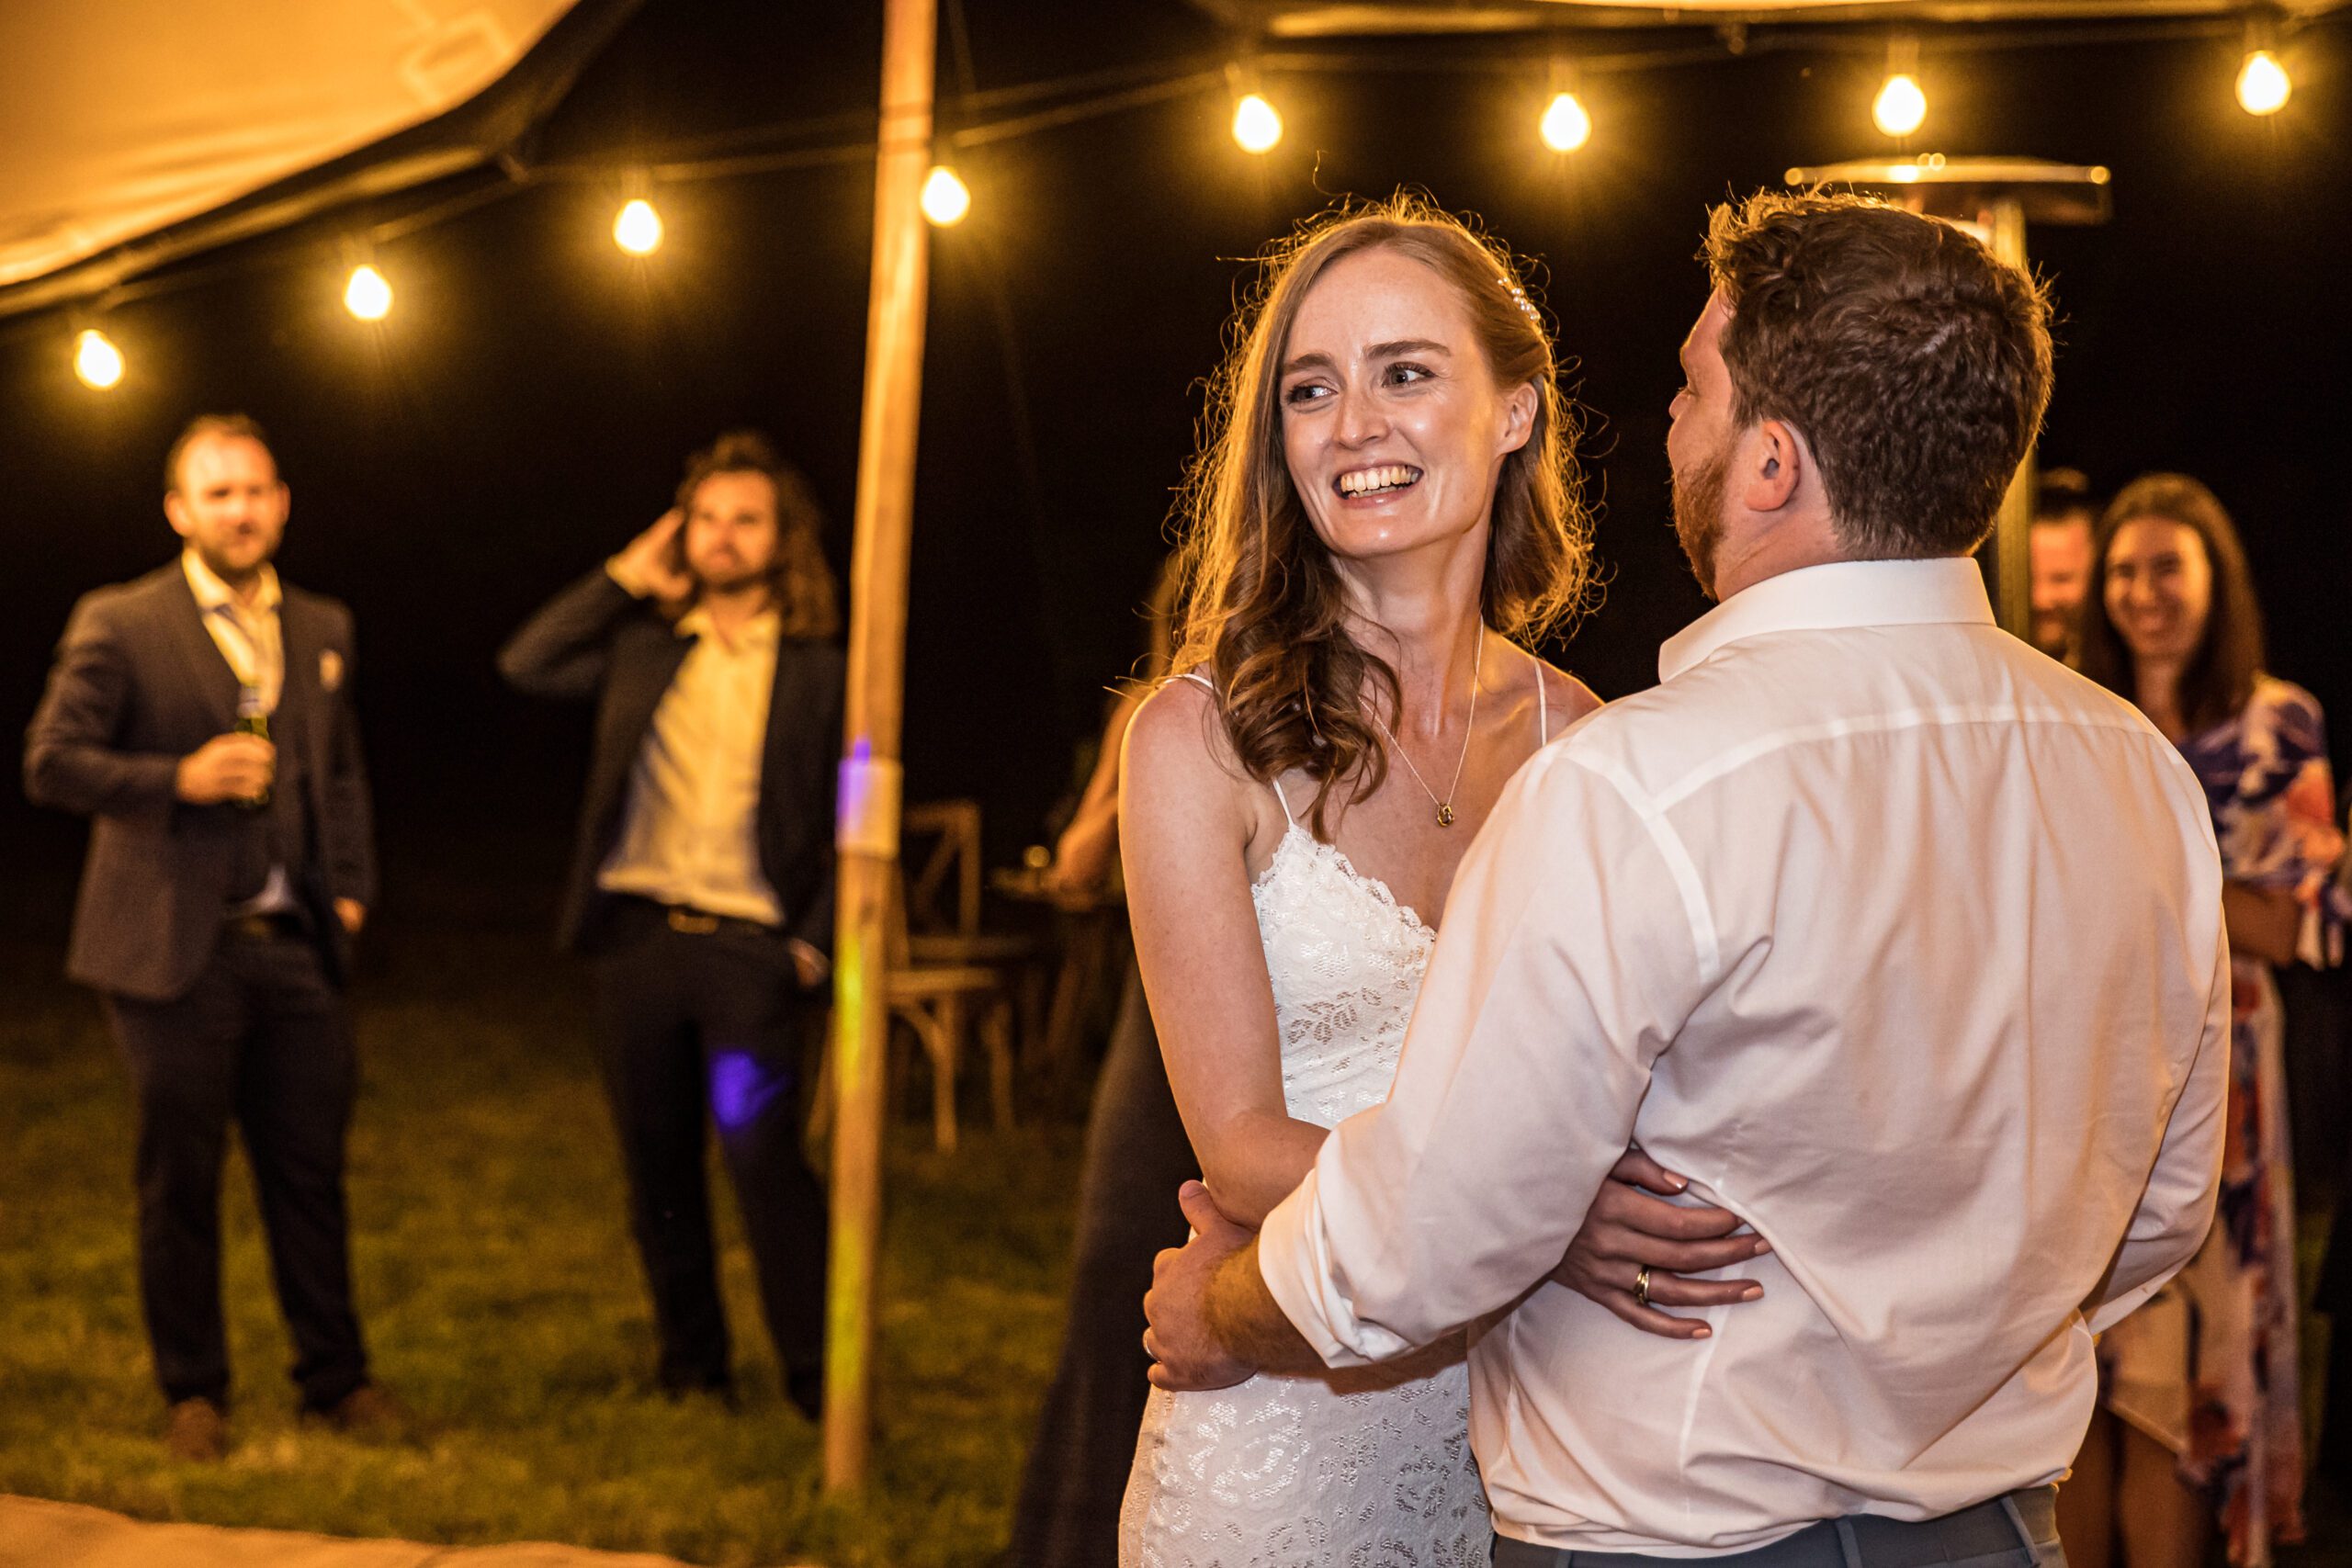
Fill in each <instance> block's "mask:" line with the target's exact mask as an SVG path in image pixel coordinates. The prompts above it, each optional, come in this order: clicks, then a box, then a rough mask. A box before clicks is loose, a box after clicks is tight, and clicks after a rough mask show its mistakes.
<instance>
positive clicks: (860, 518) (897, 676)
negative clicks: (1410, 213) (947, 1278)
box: [825, 0, 937, 1493]
mask: <svg viewBox="0 0 2352 1568" xmlns="http://www.w3.org/2000/svg"><path fill="white" fill-rule="evenodd" d="M936 38H937V3H936V0H885V6H884V13H883V25H882V125H881V134H880V138H879V147H878V150H877V152H876V159H875V181H874V280H873V285H872V293H871V295H870V297H869V299H868V303H867V307H866V326H865V345H866V346H865V412H864V416H863V421H862V424H861V427H860V434H859V438H858V457H857V513H856V539H855V543H854V547H853V551H852V558H851V565H850V620H849V691H848V694H847V702H846V717H845V724H844V730H845V733H844V735H843V757H842V773H841V802H840V807H839V810H838V820H837V823H836V827H835V842H836V844H837V845H838V847H839V849H840V852H841V864H840V914H839V917H838V920H839V923H838V926H837V928H836V935H835V942H834V978H833V1019H834V1025H833V1047H832V1048H833V1060H834V1067H835V1071H834V1074H833V1083H834V1089H835V1093H836V1095H837V1099H836V1101H835V1106H834V1111H835V1115H834V1120H833V1135H832V1243H831V1279H830V1283H829V1287H828V1300H827V1303H826V1339H825V1489H826V1490H827V1491H828V1492H832V1493H842V1492H851V1491H855V1490H858V1489H860V1488H862V1487H864V1486H865V1482H866V1477H867V1473H868V1469H869V1464H868V1460H869V1450H870V1448H871V1446H872V1434H873V1396H874V1315H875V1276H876V1263H877V1261H878V1257H879V1253H880V1248H881V1237H882V1125H883V1113H884V1111H885V1109H886V1108H885V1105H884V1095H883V1085H884V1080H885V1075H884V1071H883V1068H884V1053H885V1050H886V1048H887V1046H888V1038H889V1026H890V1011H889V1003H888V998H887V996H886V994H885V987H886V983H887V981H888V950H887V948H886V946H885V934H884V933H885V923H886V920H887V917H888V909H889V898H890V885H891V877H892V874H893V872H894V870H895V868H896V865H897V863H898V858H899V733H900V728H901V726H900V719H901V716H902V713H901V709H902V701H901V699H902V698H903V697H904V695H905V689H906V688H905V674H906V669H905V666H906V629H907V555H908V546H909V538H910V533H911V525H912V521H913V508H914V485H915V424H916V419H917V416H918V414H919V413H920V412H921V411H922V345H923V316H924V311H925V307H926V304H927V301H928V295H929V287H930V276H929V271H928V264H929V259H930V254H929V249H928V246H929V237H928V235H927V234H926V232H925V230H924V225H923V219H922V207H921V197H922V182H923V176H924V174H925V173H926V171H927V170H928V168H929V165H930V162H931V139H932V85H933V63H934V54H935V52H936Z"/></svg>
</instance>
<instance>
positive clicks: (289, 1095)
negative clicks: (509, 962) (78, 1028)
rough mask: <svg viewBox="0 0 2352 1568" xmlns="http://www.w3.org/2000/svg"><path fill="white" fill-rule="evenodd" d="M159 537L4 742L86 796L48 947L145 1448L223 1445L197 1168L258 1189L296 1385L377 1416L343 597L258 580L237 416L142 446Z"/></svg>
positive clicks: (206, 1449) (258, 530)
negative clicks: (352, 1230) (133, 1113)
mask: <svg viewBox="0 0 2352 1568" xmlns="http://www.w3.org/2000/svg"><path fill="white" fill-rule="evenodd" d="M164 477H165V485H166V491H165V494H164V513H165V514H166V515H167V516H168V517H169V518H170V519H171V524H172V527H173V528H174V530H175V531H176V532H177V533H178V534H179V536H180V537H181V539H182V540H183V541H184V542H185V547H184V549H183V551H182V553H181V556H180V558H179V559H178V560H175V561H174V562H173V563H172V564H171V565H169V566H166V567H164V568H162V569H160V570H156V571H153V572H150V573H149V574H148V575H147V576H145V577H142V578H141V579H139V580H138V581H135V582H129V583H123V584H119V585H118V586H115V587H111V588H102V589H99V590H98V591H97V592H94V593H91V594H89V595H88V596H86V597H85V598H84V599H83V600H82V602H81V603H80V604H76V605H75V606H74V614H73V617H72V619H71V620H70V621H69V622H68V623H67V626H66V629H65V637H64V640H63V641H62V643H61V644H60V646H59V649H58V654H57V663H56V666H55V668H54V669H53V670H52V671H51V674H50V680H49V688H48V691H47V693H46V694H44V696H43V697H42V699H41V704H40V709H39V711H38V712H37V713H36V714H35V715H34V716H33V721H32V726H31V728H30V730H29V732H28V736H27V739H26V747H25V792H26V794H27V795H29V796H30V797H31V799H32V800H33V802H34V803H35V804H36V805H40V806H50V807H60V808H62V809H63V810H67V811H73V812H78V813H80V814H82V815H85V816H87V817H88V818H91V831H90V848H89V858H88V860H87V862H86V863H85V866H84V868H83V875H82V891H81V897H80V898H79V900H78V901H77V903H76V906H75V909H74V931H73V938H72V942H71V945H70V947H69V949H68V951H67V954H66V973H67V974H68V975H69V976H71V977H72V978H74V979H75V980H78V981H80V982H82V983H83V984H85V985H87V986H91V987H95V988H96V990H97V991H98V992H99V994H100V995H101V997H102V998H104V1002H105V1008H106V1013H107V1021H108V1022H109V1024H110V1025H111V1026H112V1028H113V1032H114V1035H115V1038H116V1040H117V1042H118V1043H119V1044H120V1046H121V1049H122V1052H123V1055H124V1056H125V1057H126V1058H127V1059H128V1061H129V1063H130V1076H131V1082H132V1085H133V1087H134V1089H135V1090H136V1093H137V1097H138V1105H139V1143H138V1154H137V1163H138V1181H139V1272H140V1292H141V1300H142V1303H143V1306H144V1309H145V1313H146V1318H147V1330H148V1336H149V1338H150V1341H151V1343H152V1345H153V1350H154V1357H155V1374H156V1379H157V1381H158V1382H160V1383H161V1384H162V1385H163V1391H164V1399H165V1401H166V1402H167V1404H169V1406H170V1413H169V1421H168V1426H167V1429H166V1434H165V1439H164V1440H165V1444H166V1447H167V1448H168V1449H169V1450H171V1451H172V1452H173V1453H175V1454H176V1455H179V1456H181V1457H184V1458H188V1459H217V1458H219V1457H220V1456H221V1454H223V1453H224V1452H225V1451H226V1450H227V1444H228V1432H227V1426H226V1414H227V1409H228V1396H229V1354H228V1344H227V1340H226V1337H225V1336H224V1333H223V1330H222V1325H221V1309H220V1169H221V1163H222V1160H223V1158H224V1156H225V1154H226V1151H227V1140H228V1129H229V1123H230V1122H231V1121H232V1120H233V1121H234V1122H236V1123H237V1125H238V1126H239V1128H240V1129H241V1130H242V1131H243V1136H244V1142H245V1150H246V1155H247V1156H248V1159H249V1161H250V1163H251V1165H252V1167H253V1172H254V1184H255V1187H256V1188H257V1189H258V1195H259V1201H260V1205H261V1213H262V1220H263V1224H264V1225H265V1227H266V1231H267V1234H268V1238H269V1249H270V1262H271V1267H272V1270H273V1272H274V1273H275V1275H276V1277H277V1292H278V1301H279V1304H280V1305H281V1306H282V1307H283V1308H284V1310H285V1313H286V1321H287V1325H288V1329H289V1330H290V1331H291V1333H292V1337H293V1340H294V1348H295V1362H294V1379H295V1382H297V1383H298V1384H299V1385H300V1389H301V1398H302V1406H303V1409H304V1410H305V1411H306V1412H307V1413H310V1414H311V1415H314V1416H320V1417H322V1418H324V1419H326V1420H328V1421H330V1422H331V1423H333V1424H334V1425H336V1426H338V1427H344V1428H345V1429H348V1430H352V1431H356V1432H363V1433H374V1434H378V1435H389V1434H390V1432H391V1431H393V1430H396V1429H397V1427H398V1426H399V1424H400V1419H401V1417H400V1413H399V1411H398V1409H397V1406H396V1405H394V1404H393V1403H392V1402H391V1401H390V1399H389V1398H388V1397H387V1396H386V1395H384V1394H383V1393H382V1392H381V1391H380V1390H379V1389H377V1388H376V1387H375V1386H374V1385H373V1384H371V1383H370V1382H369V1381H368V1358H367V1353H366V1351H365V1349H364V1348H362V1346H361V1343H360V1337H359V1325H358V1321H357V1319H356V1317H355V1316H354V1314H353V1313H352V1307H351V1280H350V1267H349V1261H348V1251H347V1247H346V1239H345V1232H346V1224H345V1214H344V1197H343V1167H344V1139H345V1131H346V1129H347V1128H348V1126H349V1123H350V1119H351V1105H352V1096H353V1091H354V1088H355V1084H356V1076H357V1074H356V1061H355V1057H354V1054H353V1048H352V1037H351V1028H350V1023H349V1021H348V1019H347V1017H346V1016H345V1010H344V1002H343V996H342V988H343V985H344V981H345V976H346V974H347V973H348V959H349V942H350V940H351V938H352V937H353V936H354V935H355V934H356V932H357V931H358V930H359V927H360V924H361V922H362V921H363V920H364V919H366V918H367V910H368V902H369V900H370V899H371V898H373V897H374V887H375V851H374V845H373V825H372V821H371V817H370V812H369V806H368V782H367V775H366V773H365V771H364V769H363V766H362V763H361V760H360V753H359V739H358V728H357V725H356V720H355V717H354V715H353V712H352V706H351V694H350V690H349V682H350V673H351V666H352V632H351V613H350V612H349V611H348V610H346V609H345V608H344V606H343V605H341V604H337V603H336V602H335V601H334V600H332V599H326V598H322V597H320V596H319V595H317V594H314V593H306V592H302V591H300V589H295V588H288V587H285V586H283V585H282V584H281V583H280V582H279V581H278V579H277V571H276V570H275V569H274V568H273V567H272V566H271V564H270V559H271V558H272V556H274V555H275V554H276V553H277V545H278V541H279V539H280V538H281V537H282V536H283V534H284V531H285V526H286V516H287V511H288V491H287V488H286V486H285V484H284V483H283V482H282V481H281V480H280V479H278V476H277V464H276V462H275V460H274V459H273V458H272V457H271V456H270V451H269V447H268V446H267V445H266V443H265V442H264V440H263V437H262V433H261V429H260V427H259V426H257V425H256V424H254V423H253V421H251V420H249V419H246V418H244V417H243V416H242V415H207V416H206V417H204V418H201V419H198V420H197V421H196V422H195V423H192V424H190V425H189V426H188V427H187V430H186V431H185V432H184V433H183V434H181V436H180V438H179V439H178V440H177V441H176V442H175V443H174V445H173V446H172V449H171V453H170V456H169V457H167V458H166V459H165V466H164Z"/></svg>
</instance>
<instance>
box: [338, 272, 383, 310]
mask: <svg viewBox="0 0 2352 1568" xmlns="http://www.w3.org/2000/svg"><path fill="white" fill-rule="evenodd" d="M343 308H344V309H345V310H348V311H350V312H351V313H352V314H353V315H355V316H356V317H358V318H359V319H360V320H361V321H382V320H383V319H384V318H385V316H386V315H388V314H390V311H391V309H392V286H391V285H390V284H389V283H387V282H385V281H384V275H383V274H382V273H380V272H378V271H377V270H376V269H375V268H374V267H372V266H368V265H365V264H362V265H358V266H355V267H353V268H352V269H351V281H350V282H349V283H347V284H345V285H344V289H343Z"/></svg>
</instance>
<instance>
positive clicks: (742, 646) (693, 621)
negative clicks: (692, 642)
mask: <svg viewBox="0 0 2352 1568" xmlns="http://www.w3.org/2000/svg"><path fill="white" fill-rule="evenodd" d="M714 629H715V628H714V625H713V623H712V621H711V618H710V611H709V610H707V608H705V607H704V606H702V605H700V604H696V605H695V607H694V608H693V609H691V610H688V611H687V612H686V613H685V614H684V615H680V616H679V617H678V625H677V633H678V635H679V636H680V637H710V639H711V640H712V641H713V642H719V641H720V639H719V638H718V637H717V636H715V635H714ZM783 635H784V615H783V614H782V612H780V611H778V610H777V609H775V607H774V606H773V605H771V606H770V607H768V608H767V609H764V610H763V611H761V612H760V613H759V614H758V615H753V616H752V618H751V619H750V620H748V621H746V622H744V623H743V625H742V627H741V630H739V631H738V632H737V633H736V634H735V642H734V650H735V651H736V652H739V653H741V652H750V651H755V650H758V649H769V648H774V647H775V645H776V644H777V643H778V642H779V641H781V640H782V638H783ZM720 646H721V647H725V646H727V645H726V644H725V643H723V642H720Z"/></svg>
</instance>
